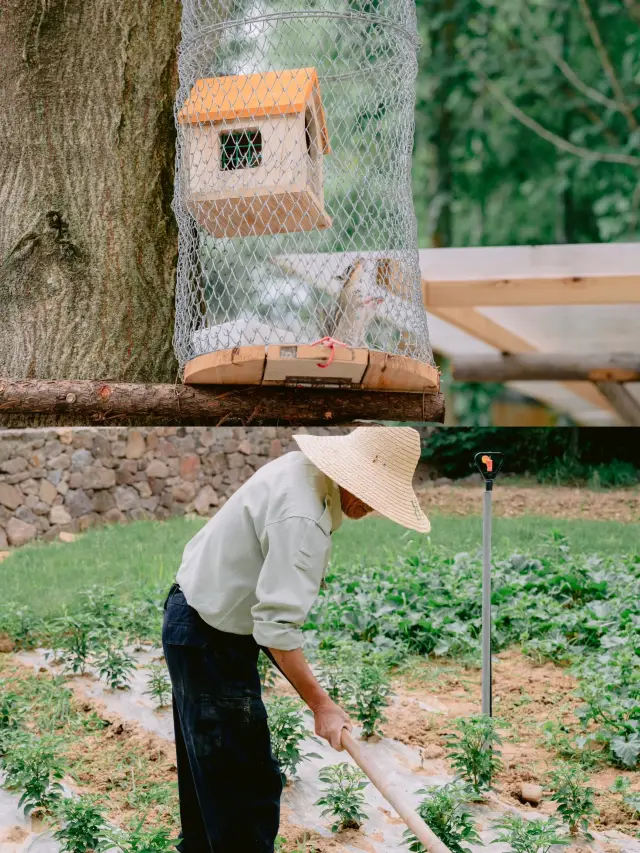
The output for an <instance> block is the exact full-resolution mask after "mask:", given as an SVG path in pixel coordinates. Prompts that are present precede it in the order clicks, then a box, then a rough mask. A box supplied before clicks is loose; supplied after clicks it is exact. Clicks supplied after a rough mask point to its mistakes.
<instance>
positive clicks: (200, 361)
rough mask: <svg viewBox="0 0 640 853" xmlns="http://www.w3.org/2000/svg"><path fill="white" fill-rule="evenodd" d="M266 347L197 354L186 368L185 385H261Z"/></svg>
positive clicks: (239, 348) (249, 347) (248, 347)
mask: <svg viewBox="0 0 640 853" xmlns="http://www.w3.org/2000/svg"><path fill="white" fill-rule="evenodd" d="M266 357H267V355H266V348H265V347H264V345H263V346H253V347H252V346H247V347H235V348H234V349H227V350H219V351H218V352H210V353H207V354H206V355H200V356H198V357H197V358H194V359H192V360H191V361H190V362H188V364H187V365H186V366H185V369H184V382H185V384H186V385H260V383H261V382H262V376H263V374H264V365H265V361H266Z"/></svg>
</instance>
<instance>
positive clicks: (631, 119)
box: [578, 0, 638, 131]
mask: <svg viewBox="0 0 640 853" xmlns="http://www.w3.org/2000/svg"><path fill="white" fill-rule="evenodd" d="M578 3H579V5H580V10H581V12H582V16H583V18H584V20H585V23H586V25H587V29H588V30H589V35H590V36H591V41H592V42H593V45H594V47H595V49H596V51H597V53H598V56H599V58H600V62H601V64H602V67H603V69H604V72H605V74H606V75H607V77H608V78H609V83H610V84H611V88H612V89H613V93H614V95H615V96H616V98H617V100H618V102H619V104H620V107H621V109H622V112H623V113H624V116H625V118H626V119H627V124H628V125H629V130H631V131H634V130H635V129H636V128H637V127H638V122H637V121H636V117H635V116H634V114H633V110H632V109H631V105H630V104H629V103H628V102H627V99H626V97H625V94H624V91H623V90H622V86H621V85H620V81H619V80H618V77H617V75H616V72H615V69H614V67H613V63H612V62H611V58H610V57H609V53H608V51H607V48H606V47H605V44H604V42H603V41H602V36H601V35H600V30H599V29H598V25H597V24H596V20H595V18H594V17H593V13H592V11H591V7H590V6H589V3H588V0H578Z"/></svg>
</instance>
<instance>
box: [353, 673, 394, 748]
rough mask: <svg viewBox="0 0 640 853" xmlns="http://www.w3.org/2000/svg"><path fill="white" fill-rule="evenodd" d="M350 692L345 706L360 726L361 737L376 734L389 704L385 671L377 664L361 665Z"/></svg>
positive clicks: (387, 679)
mask: <svg viewBox="0 0 640 853" xmlns="http://www.w3.org/2000/svg"><path fill="white" fill-rule="evenodd" d="M355 676H356V678H355V682H354V684H353V688H352V691H351V692H350V693H347V694H346V695H347V706H348V708H349V710H350V711H351V710H352V711H353V713H354V714H355V717H356V719H357V720H358V722H359V723H361V724H362V737H363V738H365V739H366V738H370V737H373V736H374V735H375V734H378V733H379V732H378V729H379V725H380V723H383V722H386V717H385V716H384V713H383V708H385V707H386V706H387V705H388V704H389V696H390V694H391V684H390V682H389V677H388V675H387V672H386V670H385V669H384V668H383V667H382V666H381V665H379V664H367V663H365V664H363V665H362V667H360V668H359V669H358V670H357V671H356V672H355Z"/></svg>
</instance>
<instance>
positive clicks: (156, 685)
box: [145, 663, 171, 710]
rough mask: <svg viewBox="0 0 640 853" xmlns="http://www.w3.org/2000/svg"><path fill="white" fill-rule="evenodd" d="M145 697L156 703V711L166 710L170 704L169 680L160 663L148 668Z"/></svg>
mask: <svg viewBox="0 0 640 853" xmlns="http://www.w3.org/2000/svg"><path fill="white" fill-rule="evenodd" d="M145 693H146V695H147V696H150V697H151V698H152V699H153V700H154V701H155V703H156V709H158V710H160V709H161V708H166V707H167V705H169V704H170V702H171V679H170V678H169V673H168V672H167V668H166V666H165V665H164V664H162V663H155V664H153V665H152V666H150V667H149V678H148V679H147V689H146V690H145Z"/></svg>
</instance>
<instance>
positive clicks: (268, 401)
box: [0, 379, 444, 428]
mask: <svg viewBox="0 0 640 853" xmlns="http://www.w3.org/2000/svg"><path fill="white" fill-rule="evenodd" d="M6 413H10V414H11V415H12V417H13V419H14V420H15V421H16V422H15V423H14V426H16V427H18V428H19V427H21V426H22V427H24V426H29V425H30V423H31V419H32V418H33V416H34V415H40V416H44V421H45V423H46V421H47V420H51V421H52V422H53V423H55V424H60V423H61V419H60V416H62V418H63V419H68V420H69V422H70V423H71V424H73V425H74V426H87V425H89V426H96V425H98V426H99V425H109V426H118V425H120V426H133V425H137V424H141V423H153V422H154V421H155V422H159V423H163V424H174V423H179V424H183V425H187V426H191V425H195V426H211V425H213V426H221V425H222V424H223V423H225V424H226V423H240V424H242V425H243V426H264V425H272V424H289V425H299V426H302V425H304V426H339V425H342V424H346V423H352V422H354V421H356V420H371V421H405V422H406V421H412V422H417V421H420V422H432V423H442V422H443V420H444V397H443V396H442V394H407V393H396V392H385V391H377V392H376V391H340V390H335V389H320V388H281V387H275V386H274V387H266V386H262V385H250V386H247V387H244V386H234V387H230V386H228V385H226V386H215V385H207V386H204V385H201V386H195V385H133V384H126V383H116V382H100V381H93V382H92V381H87V380H84V381H83V380H75V381H74V380H71V381H57V382H52V381H50V382H46V381H38V380H12V379H0V416H2V415H3V414H6ZM21 420H22V421H23V423H20V421H21Z"/></svg>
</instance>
